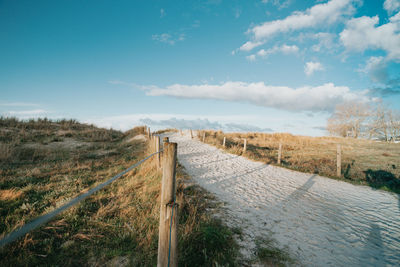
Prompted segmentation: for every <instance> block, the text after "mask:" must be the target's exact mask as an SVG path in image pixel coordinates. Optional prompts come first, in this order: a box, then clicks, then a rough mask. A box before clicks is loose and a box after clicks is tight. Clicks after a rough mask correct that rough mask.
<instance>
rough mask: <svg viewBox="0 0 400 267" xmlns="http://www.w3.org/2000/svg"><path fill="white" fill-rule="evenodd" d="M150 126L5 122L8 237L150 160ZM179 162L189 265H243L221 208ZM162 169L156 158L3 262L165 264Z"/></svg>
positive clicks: (0, 186) (0, 193)
mask: <svg viewBox="0 0 400 267" xmlns="http://www.w3.org/2000/svg"><path fill="white" fill-rule="evenodd" d="M143 131H144V128H140V127H139V128H134V129H133V130H130V131H128V132H125V133H122V132H119V131H114V130H107V129H99V128H96V127H94V126H91V125H84V124H80V123H78V122H76V121H73V120H62V121H56V122H52V121H49V120H46V119H44V120H35V121H33V120H32V121H28V122H22V121H18V120H16V119H5V118H1V119H0V237H3V236H4V235H5V234H7V233H9V232H11V231H12V230H14V229H17V228H18V227H20V226H21V225H23V224H24V223H26V222H29V221H30V220H32V219H33V218H35V217H37V216H39V215H41V214H44V213H47V212H49V211H51V210H53V209H55V208H56V207H59V206H60V205H62V204H63V203H65V202H66V201H68V200H69V199H71V198H73V197H75V196H76V195H78V194H79V193H82V192H85V191H86V190H88V189H89V188H92V187H94V186H95V185H97V184H99V183H101V182H104V181H106V180H107V179H109V178H110V177H112V176H113V175H115V174H117V173H119V172H121V171H122V170H124V169H125V168H127V167H128V166H130V165H132V164H133V163H135V162H137V161H139V160H140V159H142V158H144V156H145V155H147V154H149V152H148V151H147V146H148V141H147V140H146V139H145V138H144V136H143V135H142V133H143ZM188 179H189V178H188V177H187V175H186V174H185V172H184V170H183V168H182V167H180V166H179V167H178V175H177V180H178V193H177V200H178V203H179V234H178V236H179V254H178V255H179V263H180V266H217V265H222V264H223V265H230V266H235V265H238V264H239V259H238V246H237V244H236V242H235V239H234V233H233V231H232V230H231V229H229V228H227V227H225V226H224V224H223V223H222V222H220V221H218V220H217V219H214V218H213V216H212V212H211V211H212V210H216V208H217V207H216V206H217V204H215V203H216V202H215V201H213V200H212V196H210V195H208V194H207V192H205V191H204V190H202V189H201V188H198V187H196V186H188V185H186V182H187V181H188ZM160 181H161V173H160V171H158V170H157V168H155V162H154V161H153V160H148V161H146V162H145V163H144V164H142V165H141V166H140V167H139V168H136V169H135V170H133V171H131V172H130V173H129V174H127V175H125V176H124V177H122V178H120V179H119V180H117V181H115V182H114V183H112V184H111V185H109V186H108V187H106V188H105V189H103V190H101V191H99V192H97V193H96V194H94V195H93V196H92V197H89V198H88V199H86V200H85V201H82V202H81V203H80V204H78V205H76V206H74V207H72V208H70V209H69V210H67V211H65V212H64V213H62V214H61V215H59V216H58V217H56V218H55V219H54V220H52V221H51V222H49V223H47V224H45V225H44V226H42V227H40V228H38V229H36V230H35V231H33V232H31V233H29V234H27V235H26V236H25V237H23V238H21V239H19V240H17V241H16V242H14V243H12V244H10V245H7V246H6V247H4V248H2V249H0V263H1V264H0V265H1V266H20V265H23V266H36V265H46V266H49V265H63V266H64V265H66V266H71V265H90V266H100V265H101V266H103V265H107V266H120V265H121V266H124V265H127V266H155V264H156V260H157V241H158V219H159V202H160V199H159V197H160Z"/></svg>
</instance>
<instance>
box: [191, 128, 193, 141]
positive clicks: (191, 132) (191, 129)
mask: <svg viewBox="0 0 400 267" xmlns="http://www.w3.org/2000/svg"><path fill="white" fill-rule="evenodd" d="M190 138H192V139H193V132H192V129H190Z"/></svg>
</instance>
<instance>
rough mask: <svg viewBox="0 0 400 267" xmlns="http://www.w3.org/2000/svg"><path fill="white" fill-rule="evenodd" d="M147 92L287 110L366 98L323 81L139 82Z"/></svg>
mask: <svg viewBox="0 0 400 267" xmlns="http://www.w3.org/2000/svg"><path fill="white" fill-rule="evenodd" d="M141 89H144V90H145V91H146V94H147V95H149V96H171V97H177V98H187V99H217V100H224V101H231V102H246V103H250V104H254V105H258V106H264V107H272V108H277V109H281V110H289V111H332V110H333V109H334V108H335V106H336V105H337V104H339V103H342V102H345V101H362V102H368V101H370V100H371V99H370V98H369V97H368V96H367V93H368V92H367V91H362V92H351V91H350V89H349V88H348V87H347V86H336V85H334V84H333V83H326V84H323V85H321V86H314V87H313V86H303V87H298V88H290V87H287V86H271V85H266V84H265V83H263V82H257V83H246V82H225V83H222V84H219V85H210V84H201V85H185V84H173V85H169V86H166V87H165V88H160V87H157V86H154V85H151V86H141Z"/></svg>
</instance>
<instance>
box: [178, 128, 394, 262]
mask: <svg viewBox="0 0 400 267" xmlns="http://www.w3.org/2000/svg"><path fill="white" fill-rule="evenodd" d="M170 140H171V141H173V142H177V143H178V159H179V161H180V163H181V164H182V165H183V166H184V167H185V168H186V170H187V172H188V173H189V174H190V175H191V176H192V178H193V179H194V180H195V181H196V182H197V183H198V184H199V185H200V186H202V187H203V188H205V189H207V190H208V191H210V192H212V193H213V194H215V195H216V196H217V197H218V198H219V199H220V200H221V201H223V202H224V203H226V208H227V209H226V214H225V216H227V217H228V218H227V222H228V223H229V224H230V225H232V226H240V227H242V229H243V230H244V236H245V240H244V245H245V246H246V247H245V248H244V249H243V252H244V254H245V255H246V256H247V257H249V258H250V257H251V256H252V253H253V252H254V239H255V238H257V237H263V238H273V239H275V240H277V241H278V245H279V246H280V247H284V246H286V247H288V248H289V251H290V253H291V254H292V255H293V256H294V258H296V259H297V260H298V261H299V262H300V263H302V264H304V265H308V266H309V265H312V266H390V265H400V200H399V197H398V195H396V194H392V193H387V192H384V191H378V190H373V189H371V188H369V187H365V186H354V185H352V184H348V183H345V182H341V181H336V180H333V179H329V178H324V177H321V176H317V175H312V174H307V173H300V172H295V171H291V170H287V169H284V168H279V167H275V166H270V165H266V164H263V163H260V162H253V161H251V160H248V159H246V158H243V157H239V156H236V155H232V154H227V153H224V152H223V151H221V150H219V149H217V148H215V147H213V146H210V145H207V144H204V143H201V142H199V141H196V140H191V139H190V137H189V136H188V135H187V134H186V135H185V136H180V135H179V134H174V135H171V137H170Z"/></svg>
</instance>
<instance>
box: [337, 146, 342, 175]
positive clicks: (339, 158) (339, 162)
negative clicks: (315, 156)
mask: <svg viewBox="0 0 400 267" xmlns="http://www.w3.org/2000/svg"><path fill="white" fill-rule="evenodd" d="M336 174H337V176H338V177H340V176H342V151H341V148H340V144H338V145H337V148H336Z"/></svg>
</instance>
